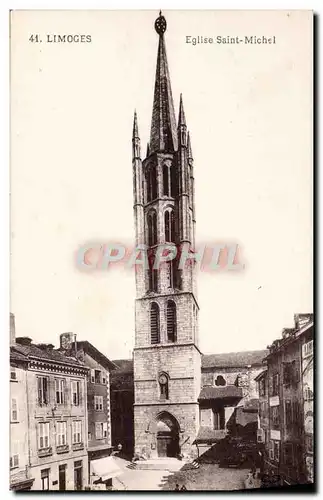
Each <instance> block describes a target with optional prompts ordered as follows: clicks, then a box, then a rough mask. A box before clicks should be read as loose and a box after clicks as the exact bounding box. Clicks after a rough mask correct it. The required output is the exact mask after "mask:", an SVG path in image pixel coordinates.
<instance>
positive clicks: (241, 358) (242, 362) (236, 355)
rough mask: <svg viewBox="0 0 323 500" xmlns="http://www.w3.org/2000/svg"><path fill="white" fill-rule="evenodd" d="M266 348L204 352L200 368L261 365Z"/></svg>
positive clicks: (266, 352) (265, 354)
mask: <svg viewBox="0 0 323 500" xmlns="http://www.w3.org/2000/svg"><path fill="white" fill-rule="evenodd" d="M267 355H268V350H267V349H264V350H261V351H241V352H225V353H221V354H204V355H203V356H202V368H215V367H217V368H240V367H244V366H248V365H251V366H252V365H262V364H263V360H264V358H265V357H266V356H267Z"/></svg>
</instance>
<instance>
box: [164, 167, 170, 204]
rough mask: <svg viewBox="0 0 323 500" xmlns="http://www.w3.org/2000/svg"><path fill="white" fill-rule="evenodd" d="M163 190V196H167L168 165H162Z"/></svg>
mask: <svg viewBox="0 0 323 500" xmlns="http://www.w3.org/2000/svg"><path fill="white" fill-rule="evenodd" d="M163 192H164V196H169V166H168V165H164V166H163Z"/></svg>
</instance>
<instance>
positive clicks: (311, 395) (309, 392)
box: [304, 386, 314, 401]
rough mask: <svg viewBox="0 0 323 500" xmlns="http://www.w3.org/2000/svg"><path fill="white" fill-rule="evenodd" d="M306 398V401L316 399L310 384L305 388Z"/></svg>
mask: <svg viewBox="0 0 323 500" xmlns="http://www.w3.org/2000/svg"><path fill="white" fill-rule="evenodd" d="M304 399H305V401H313V399H314V393H313V391H312V390H311V389H310V388H309V387H308V386H306V387H305V389H304Z"/></svg>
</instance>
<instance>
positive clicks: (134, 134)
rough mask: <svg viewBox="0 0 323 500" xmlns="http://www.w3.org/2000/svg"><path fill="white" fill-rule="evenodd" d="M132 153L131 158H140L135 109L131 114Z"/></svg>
mask: <svg viewBox="0 0 323 500" xmlns="http://www.w3.org/2000/svg"><path fill="white" fill-rule="evenodd" d="M132 155H133V158H140V137H139V130H138V119H137V112H136V110H135V113H134V116H133V128H132Z"/></svg>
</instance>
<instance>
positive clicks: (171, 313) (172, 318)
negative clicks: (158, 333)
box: [166, 300, 176, 342]
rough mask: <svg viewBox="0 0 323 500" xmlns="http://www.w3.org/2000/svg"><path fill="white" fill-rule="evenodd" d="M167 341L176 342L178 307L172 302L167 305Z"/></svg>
mask: <svg viewBox="0 0 323 500" xmlns="http://www.w3.org/2000/svg"><path fill="white" fill-rule="evenodd" d="M166 315H167V318H166V321H167V339H168V341H169V342H175V341H176V305H175V303H174V302H173V301H172V300H170V301H168V303H167V313H166Z"/></svg>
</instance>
